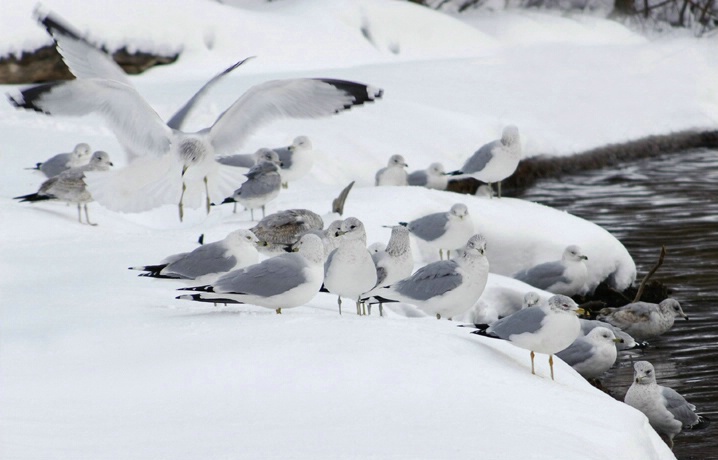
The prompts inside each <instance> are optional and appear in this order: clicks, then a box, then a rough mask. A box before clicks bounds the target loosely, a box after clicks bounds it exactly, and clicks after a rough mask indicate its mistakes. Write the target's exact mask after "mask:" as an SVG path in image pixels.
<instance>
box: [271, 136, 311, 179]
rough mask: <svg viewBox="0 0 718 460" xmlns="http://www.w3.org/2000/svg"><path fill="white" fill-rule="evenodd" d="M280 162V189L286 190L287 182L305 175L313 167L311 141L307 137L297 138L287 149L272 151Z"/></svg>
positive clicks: (280, 148) (279, 148)
mask: <svg viewBox="0 0 718 460" xmlns="http://www.w3.org/2000/svg"><path fill="white" fill-rule="evenodd" d="M273 150H274V151H275V152H277V155H279V160H280V161H281V162H282V169H281V170H280V171H279V172H280V174H281V175H282V187H283V188H287V187H288V186H289V182H291V181H294V180H297V179H299V178H300V177H304V176H306V175H307V173H308V172H309V170H310V169H312V166H313V165H314V151H313V150H312V141H310V140H309V138H308V137H307V136H297V137H295V138H294V141H292V144H291V145H289V146H288V147H278V148H274V149H273Z"/></svg>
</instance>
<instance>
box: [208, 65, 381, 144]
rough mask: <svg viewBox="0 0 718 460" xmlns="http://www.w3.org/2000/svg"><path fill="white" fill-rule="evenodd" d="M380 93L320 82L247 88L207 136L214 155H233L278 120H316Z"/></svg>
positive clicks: (338, 82)
mask: <svg viewBox="0 0 718 460" xmlns="http://www.w3.org/2000/svg"><path fill="white" fill-rule="evenodd" d="M381 95H382V91H381V90H377V89H374V88H371V87H369V86H367V85H364V84H361V83H354V82H351V81H345V80H332V79H321V78H316V79H315V78H299V79H287V80H272V81H268V82H265V83H261V84H259V85H255V86H253V87H251V88H250V89H249V90H248V91H247V92H246V93H244V94H243V95H242V96H241V97H240V98H239V99H237V101H235V103H234V104H232V106H230V107H229V108H228V109H227V110H226V111H225V112H224V113H223V114H222V115H220V116H219V118H218V119H217V121H216V122H215V123H214V125H213V126H212V128H211V129H210V133H209V140H210V142H211V143H212V145H213V146H214V148H215V152H216V153H217V154H218V155H227V154H231V153H234V152H235V151H237V150H238V149H239V148H240V147H241V145H242V143H243V142H244V140H245V139H247V137H248V136H249V135H250V134H251V133H252V132H253V131H254V130H255V129H256V128H258V127H259V126H261V125H264V124H267V123H269V122H271V121H273V120H277V119H281V118H319V117H326V116H329V115H334V114H335V113H338V112H341V111H343V110H347V109H350V108H351V107H353V106H355V105H360V104H364V103H365V102H371V101H374V100H375V99H377V98H380V97H381Z"/></svg>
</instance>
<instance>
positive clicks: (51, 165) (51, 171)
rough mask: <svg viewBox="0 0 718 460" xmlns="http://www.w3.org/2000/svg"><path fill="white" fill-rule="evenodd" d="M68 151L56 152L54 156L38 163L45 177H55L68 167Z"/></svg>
mask: <svg viewBox="0 0 718 460" xmlns="http://www.w3.org/2000/svg"><path fill="white" fill-rule="evenodd" d="M70 155H71V154H70V153H58V154H57V155H55V156H54V157H52V158H50V159H49V160H47V161H44V162H42V163H41V164H40V171H42V172H43V174H45V175H46V176H47V177H55V176H57V175H58V174H60V173H61V172H63V171H66V170H67V169H69V168H68V166H67V163H68V162H69V161H70Z"/></svg>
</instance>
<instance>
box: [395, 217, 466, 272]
mask: <svg viewBox="0 0 718 460" xmlns="http://www.w3.org/2000/svg"><path fill="white" fill-rule="evenodd" d="M399 225H403V226H405V227H406V228H408V229H409V233H411V234H412V235H414V237H416V238H417V239H418V240H420V241H422V242H423V243H425V244H426V245H427V246H428V247H430V248H432V249H438V250H439V259H443V258H444V254H443V249H446V258H447V259H448V258H449V257H450V255H451V250H452V249H456V248H458V247H461V246H462V245H464V244H465V243H466V241H467V240H468V239H469V238H470V237H471V235H473V234H474V223H473V222H472V220H471V217H469V209H468V208H467V207H466V205H465V204H462V203H457V204H455V205H453V206H452V207H451V209H450V210H449V211H448V212H437V213H433V214H428V215H426V216H423V217H420V218H418V219H415V220H412V221H411V222H409V223H406V222H399Z"/></svg>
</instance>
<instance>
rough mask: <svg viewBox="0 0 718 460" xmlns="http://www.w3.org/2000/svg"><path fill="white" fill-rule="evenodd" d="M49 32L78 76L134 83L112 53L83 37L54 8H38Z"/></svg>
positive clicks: (38, 14)
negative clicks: (46, 9) (42, 9)
mask: <svg viewBox="0 0 718 460" xmlns="http://www.w3.org/2000/svg"><path fill="white" fill-rule="evenodd" d="M34 15H35V19H37V20H38V21H39V22H40V23H41V24H42V25H43V26H45V29H46V30H47V33H49V34H50V36H51V37H52V38H53V40H55V44H56V45H57V51H58V52H59V53H60V55H62V60H63V61H64V62H65V64H67V67H68V68H69V69H70V72H72V74H73V75H74V76H76V77H77V78H107V79H109V80H115V81H119V82H121V83H124V84H126V85H130V84H131V83H130V81H129V79H128V78H127V74H126V73H125V71H124V70H122V67H120V66H119V65H118V64H117V63H116V62H115V61H114V59H112V56H110V55H109V54H107V53H106V52H105V51H104V50H102V49H100V48H98V47H97V46H95V45H93V44H92V43H90V42H88V41H87V40H85V39H84V38H83V37H82V33H81V32H80V31H79V30H77V29H75V28H74V27H73V26H71V25H70V24H69V23H68V22H67V21H65V20H64V19H62V18H61V17H60V16H58V15H57V14H55V13H54V12H52V11H48V12H44V11H41V9H40V8H36V9H35V11H34Z"/></svg>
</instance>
